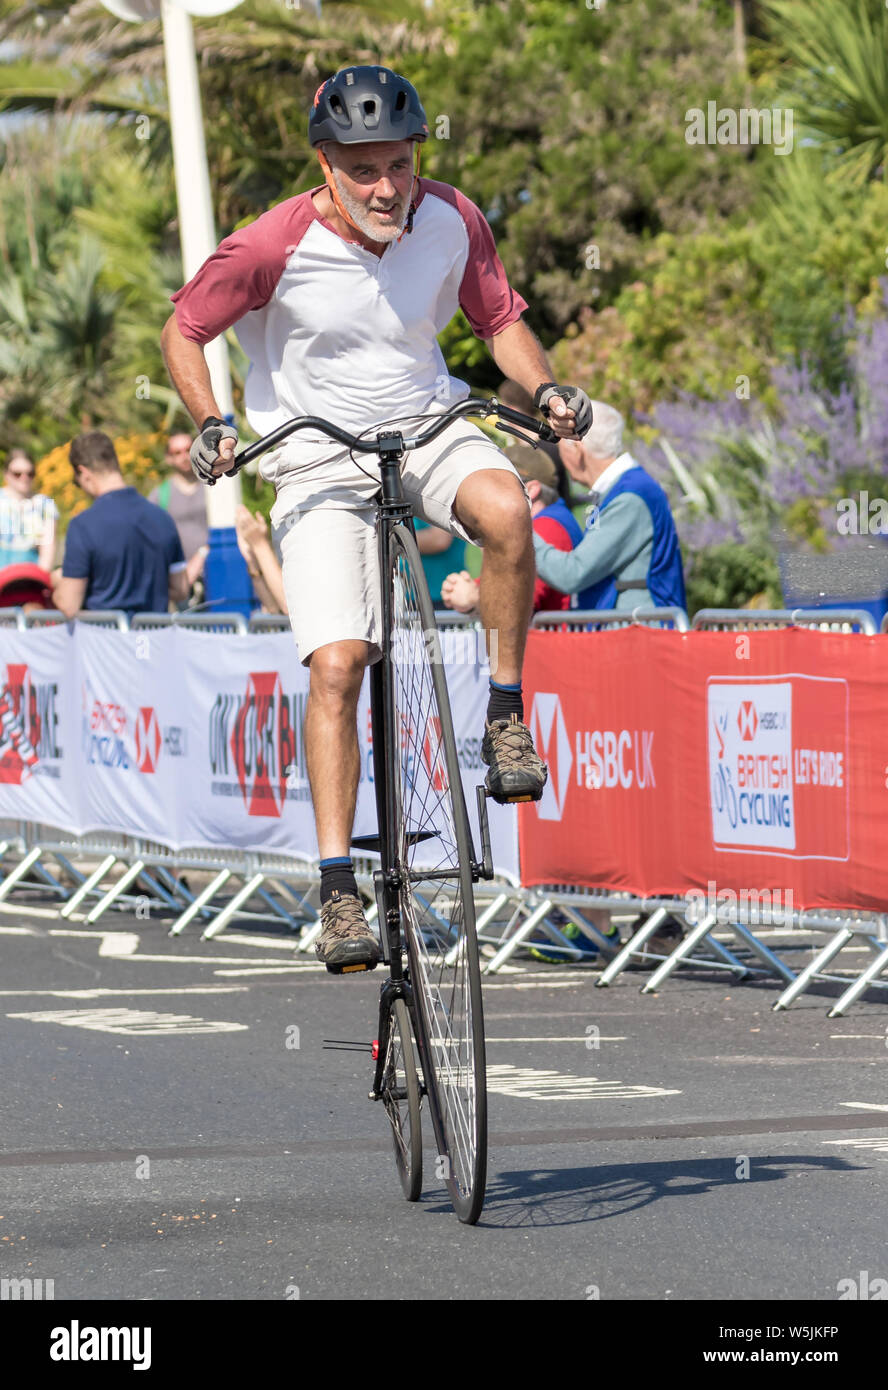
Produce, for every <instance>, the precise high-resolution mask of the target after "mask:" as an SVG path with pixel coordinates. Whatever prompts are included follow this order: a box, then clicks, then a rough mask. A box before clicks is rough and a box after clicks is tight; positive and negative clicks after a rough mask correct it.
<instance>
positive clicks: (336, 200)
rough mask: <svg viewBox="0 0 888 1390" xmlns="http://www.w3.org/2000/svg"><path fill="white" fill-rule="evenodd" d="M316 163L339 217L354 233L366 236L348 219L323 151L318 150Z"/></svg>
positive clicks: (355, 223)
mask: <svg viewBox="0 0 888 1390" xmlns="http://www.w3.org/2000/svg"><path fill="white" fill-rule="evenodd" d="M318 161H319V163H320V166H321V168H322V169H323V171H324V181H325V183H326V185H327V187H328V188H329V190H330V197H331V198H332V199H333V206H334V207H335V209H336V211H337V212H338V213H339V216H340V217H341V218H342V219H343V221H344V222H347V223H348V225H349V226H350V227H353V228H354V229H355V231H356V232H360V234H361V236H366V235H367V233H366V232H364V231H361V228H360V227H359V226H358V224H357V222H355V221H354V220H353V219H352V218H351V217H349V215H348V213H347V212H346V210H345V208H344V207H343V205H342V199H341V198H340V196H339V193H338V191H337V189H336V180H335V179H334V177H333V170H332V169H331V168H330V162H329V160H328V159H327V156H326V155H325V154H324V151H323V150H318Z"/></svg>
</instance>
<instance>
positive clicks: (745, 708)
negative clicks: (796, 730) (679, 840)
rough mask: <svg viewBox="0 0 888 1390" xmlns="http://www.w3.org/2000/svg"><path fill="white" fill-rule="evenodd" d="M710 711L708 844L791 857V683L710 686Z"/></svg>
mask: <svg viewBox="0 0 888 1390" xmlns="http://www.w3.org/2000/svg"><path fill="white" fill-rule="evenodd" d="M765 702H767V708H764V705H765ZM708 705H709V721H708V727H709V773H710V810H711V815H712V838H713V843H714V844H716V845H737V846H749V847H752V846H757V847H761V848H769V849H790V850H792V849H795V848H796V824H795V820H796V817H795V804H794V798H793V780H792V684H791V682H789V681H785V682H784V681H781V682H770V681H769V682H768V683H767V684H765V683H763V684H762V685H758V686H756V685H753V684H751V683H746V684H740V683H737V684H734V683H729V682H727V681H725V682H721V681H719V680H711V681H710V682H709V684H708Z"/></svg>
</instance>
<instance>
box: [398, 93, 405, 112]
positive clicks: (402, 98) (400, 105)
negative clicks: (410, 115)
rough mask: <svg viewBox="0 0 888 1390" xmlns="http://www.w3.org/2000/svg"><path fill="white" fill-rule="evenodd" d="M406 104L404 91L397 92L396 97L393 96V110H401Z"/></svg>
mask: <svg viewBox="0 0 888 1390" xmlns="http://www.w3.org/2000/svg"><path fill="white" fill-rule="evenodd" d="M406 105H407V93H406V92H399V93H398V95H397V96H396V98H395V110H396V111H403V110H404V107H405V106H406Z"/></svg>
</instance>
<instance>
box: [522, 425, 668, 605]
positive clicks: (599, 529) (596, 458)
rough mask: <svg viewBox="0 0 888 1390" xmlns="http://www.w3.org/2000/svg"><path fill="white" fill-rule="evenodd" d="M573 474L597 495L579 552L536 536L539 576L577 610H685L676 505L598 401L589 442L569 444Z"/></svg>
mask: <svg viewBox="0 0 888 1390" xmlns="http://www.w3.org/2000/svg"><path fill="white" fill-rule="evenodd" d="M559 450H560V452H561V457H562V459H563V460H564V464H565V467H566V468H567V470H568V472H569V473H570V475H571V476H572V477H573V478H575V479H576V480H577V482H580V483H582V484H583V485H584V486H586V487H587V488H589V489H590V490H591V497H590V508H589V514H588V520H587V522H586V532H585V534H584V536H583V539H582V540H581V541H580V543H579V545H578V546H576V548H575V549H574V550H571V551H562V550H557V549H556V548H555V547H554V546H552V545H546V543H545V542H544V541H543V540H541V538H540V537H539V536H538V535H534V538H533V545H534V550H535V552H536V567H537V573H538V574H540V575H541V576H542V578H543V579H545V580H546V581H547V583H549V584H552V585H553V586H554V587H555V588H557V589H560V590H561V591H562V593H566V594H572V595H573V596H574V597H573V599H572V602H571V607H572V608H580V609H589V608H604V609H607V608H617V609H621V608H624V609H630V610H631V609H633V608H639V607H644V608H651V607H656V608H673V607H676V608H685V607H686V599H685V586H684V574H683V572H682V560H681V550H680V548H679V544H678V536H677V534H676V530H675V522H674V521H673V519H672V512H671V511H670V509H669V500H668V498H667V496H666V494H665V492H664V491H663V489H662V488H661V486H660V484H659V483H658V482H656V481H655V480H654V479H653V478H652V477H651V476H650V474H649V473H646V472H645V470H644V469H643V468H642V467H641V466H640V464H637V463H636V462H635V459H634V458H633V457H632V455H631V454H630V453H626V452H624V451H623V417H622V415H620V413H619V411H617V410H614V408H613V406H609V405H605V404H604V403H603V402H601V401H593V403H592V426H591V428H590V429H589V431H588V433H587V434H586V435H585V436H584V437H583V439H582V440H576V441H574V440H562V441H561V442H560V444H559Z"/></svg>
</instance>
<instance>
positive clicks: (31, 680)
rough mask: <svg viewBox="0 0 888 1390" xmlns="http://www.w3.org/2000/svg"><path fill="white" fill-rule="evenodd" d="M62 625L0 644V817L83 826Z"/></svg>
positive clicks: (14, 634)
mask: <svg viewBox="0 0 888 1390" xmlns="http://www.w3.org/2000/svg"><path fill="white" fill-rule="evenodd" d="M70 646H71V638H70V636H69V635H68V632H67V630H66V629H65V628H64V627H58V628H47V629H44V630H42V631H41V630H38V631H35V632H18V631H16V630H15V629H6V630H4V631H3V633H2V642H0V817H2V818H3V819H4V820H5V819H10V820H29V821H37V822H45V823H47V824H49V825H57V826H60V827H61V828H62V829H64V830H70V831H72V832H73V833H75V834H76V833H78V832H79V831H80V829H81V824H82V813H81V808H80V786H81V782H80V766H79V761H80V760H79V739H80V728H79V707H80V702H79V692H78V689H77V680H76V671H75V668H74V666H73V664H72V663H71V661H70V660H69V651H70Z"/></svg>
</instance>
